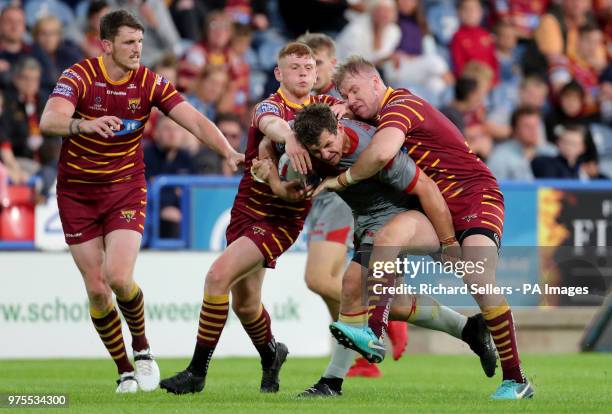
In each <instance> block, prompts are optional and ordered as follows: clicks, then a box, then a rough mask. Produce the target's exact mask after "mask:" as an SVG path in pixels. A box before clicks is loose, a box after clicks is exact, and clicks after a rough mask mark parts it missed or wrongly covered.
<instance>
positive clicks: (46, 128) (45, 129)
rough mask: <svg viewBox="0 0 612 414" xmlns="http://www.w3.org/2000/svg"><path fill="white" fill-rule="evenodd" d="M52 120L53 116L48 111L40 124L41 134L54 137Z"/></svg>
mask: <svg viewBox="0 0 612 414" xmlns="http://www.w3.org/2000/svg"><path fill="white" fill-rule="evenodd" d="M51 119H52V116H50V114H49V113H48V112H47V111H45V112H43V114H42V116H41V117H40V122H39V124H38V127H39V128H40V132H41V133H42V134H43V135H52V131H51V129H52V125H51Z"/></svg>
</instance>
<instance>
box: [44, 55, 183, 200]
mask: <svg viewBox="0 0 612 414" xmlns="http://www.w3.org/2000/svg"><path fill="white" fill-rule="evenodd" d="M51 96H52V97H60V98H64V99H67V100H68V101H70V102H71V103H72V104H73V105H74V106H75V108H76V110H75V112H74V115H73V116H74V117H75V118H81V119H96V118H100V117H102V116H105V115H109V116H116V117H118V118H120V119H121V121H122V126H121V129H120V130H119V131H116V132H115V135H114V136H112V137H108V138H103V137H102V136H100V135H98V134H95V133H93V134H85V133H82V134H75V135H70V136H66V137H64V138H63V142H62V150H61V154H60V160H59V171H58V188H60V189H84V190H87V189H92V188H93V187H92V184H94V185H96V184H97V185H112V186H116V185H122V184H124V183H126V184H127V183H129V184H130V185H135V186H136V185H140V186H144V185H145V178H144V161H143V153H142V145H141V142H142V132H143V130H144V126H145V124H146V122H147V120H148V119H149V115H150V113H151V108H152V107H153V106H155V107H158V108H159V109H160V110H161V111H162V112H164V113H165V114H168V112H170V111H171V110H172V108H174V107H175V106H176V105H177V104H179V103H181V102H182V101H183V98H182V97H181V96H180V94H179V93H178V92H177V91H176V89H175V88H174V85H172V84H171V83H170V82H169V81H168V80H167V79H165V78H164V77H162V76H161V75H158V74H156V73H154V72H152V71H150V70H149V69H148V68H146V67H144V66H140V67H139V68H138V70H135V71H131V72H129V73H128V74H127V75H126V77H125V78H124V79H121V80H119V81H113V80H111V79H110V78H109V76H108V74H107V73H106V68H105V67H104V63H103V61H102V57H98V58H92V59H86V60H84V61H82V62H79V63H76V64H74V65H72V66H71V67H70V68H68V69H66V70H65V71H64V72H63V73H62V75H61V76H60V78H59V79H58V81H57V84H56V86H55V89H54V90H53V93H52V94H51Z"/></svg>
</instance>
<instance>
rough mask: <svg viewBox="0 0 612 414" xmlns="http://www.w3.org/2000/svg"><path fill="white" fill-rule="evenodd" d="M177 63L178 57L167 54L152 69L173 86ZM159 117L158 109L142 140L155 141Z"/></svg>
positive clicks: (149, 121) (150, 118)
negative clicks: (154, 133)
mask: <svg viewBox="0 0 612 414" xmlns="http://www.w3.org/2000/svg"><path fill="white" fill-rule="evenodd" d="M176 62H177V61H176V56H174V54H172V53H166V54H164V55H163V56H162V57H161V59H160V60H159V61H157V63H155V64H154V65H153V67H152V69H153V71H154V72H155V73H157V74H158V75H161V76H163V77H164V78H166V79H168V81H169V82H171V83H172V84H173V85H176ZM159 115H160V111H159V110H158V109H157V108H153V110H152V111H151V115H150V116H149V120H148V121H147V123H146V125H145V129H144V131H143V133H142V139H143V140H144V141H151V140H153V132H154V131H155V125H157V119H158V117H159Z"/></svg>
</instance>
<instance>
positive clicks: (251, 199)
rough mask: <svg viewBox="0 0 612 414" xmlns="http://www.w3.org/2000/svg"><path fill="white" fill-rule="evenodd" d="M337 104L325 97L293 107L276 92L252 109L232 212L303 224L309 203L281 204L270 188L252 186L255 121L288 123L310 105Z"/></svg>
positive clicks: (256, 134)
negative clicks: (266, 118) (267, 118)
mask: <svg viewBox="0 0 612 414" xmlns="http://www.w3.org/2000/svg"><path fill="white" fill-rule="evenodd" d="M339 102H341V101H340V100H338V99H336V98H333V97H331V96H328V95H317V96H309V97H308V98H307V100H306V101H305V102H304V103H303V104H296V103H294V102H291V101H289V100H287V99H286V98H285V97H284V96H283V93H282V92H281V90H280V89H279V90H278V91H277V92H276V93H274V94H272V95H270V96H269V97H268V98H267V99H264V100H263V101H261V102H260V103H259V104H257V105H256V106H255V108H254V113H253V120H252V122H251V126H250V128H249V136H248V141H247V148H246V153H245V168H244V175H243V177H242V180H241V181H240V186H239V187H238V194H237V195H236V199H235V201H234V209H237V210H239V211H241V212H242V213H245V214H247V215H248V216H250V217H253V218H255V219H265V218H271V219H275V218H276V219H284V220H301V221H302V222H303V220H304V218H305V217H306V215H307V214H308V211H309V210H310V200H305V201H302V202H299V203H289V202H287V201H283V200H281V199H280V198H278V197H276V196H275V195H274V193H273V192H272V190H271V189H270V186H268V185H267V184H263V183H258V182H256V181H255V180H254V179H253V177H252V176H251V173H250V171H251V165H252V164H253V160H254V159H255V158H256V157H257V156H258V155H259V143H260V142H261V140H262V139H263V137H264V135H263V133H262V132H261V131H260V130H259V121H261V119H262V118H263V117H264V116H267V115H271V116H277V117H279V118H282V119H284V120H285V121H291V120H293V119H294V118H295V115H296V113H297V112H299V111H300V109H302V108H303V107H304V106H306V105H310V104H312V103H325V104H329V105H334V104H336V103H339Z"/></svg>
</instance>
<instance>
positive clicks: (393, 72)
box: [384, 0, 454, 103]
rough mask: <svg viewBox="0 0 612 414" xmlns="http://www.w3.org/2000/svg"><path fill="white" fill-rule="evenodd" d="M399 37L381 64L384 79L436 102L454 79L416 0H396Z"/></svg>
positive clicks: (394, 85)
mask: <svg viewBox="0 0 612 414" xmlns="http://www.w3.org/2000/svg"><path fill="white" fill-rule="evenodd" d="M397 4H398V12H399V18H398V25H399V28H400V31H401V39H400V43H399V46H398V47H397V50H396V51H395V52H394V53H393V55H392V59H391V60H390V61H389V62H387V63H386V64H385V65H384V74H385V79H386V80H387V82H388V83H389V84H390V85H391V86H393V87H396V88H397V87H405V88H409V89H411V90H412V91H413V92H416V93H417V94H418V95H426V96H425V97H426V98H427V99H428V100H429V101H430V102H433V103H435V102H437V101H439V100H440V98H441V95H442V94H443V93H444V92H445V91H446V90H447V89H448V87H449V85H452V84H453V83H454V78H453V75H452V73H451V72H450V70H449V67H448V64H447V63H446V61H445V60H444V59H443V58H442V57H441V56H440V55H439V54H438V53H437V50H436V44H435V40H434V39H433V36H431V34H430V33H429V28H428V26H427V20H426V19H425V16H424V14H423V9H422V7H421V5H420V2H419V0H399V1H398V3H397Z"/></svg>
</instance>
